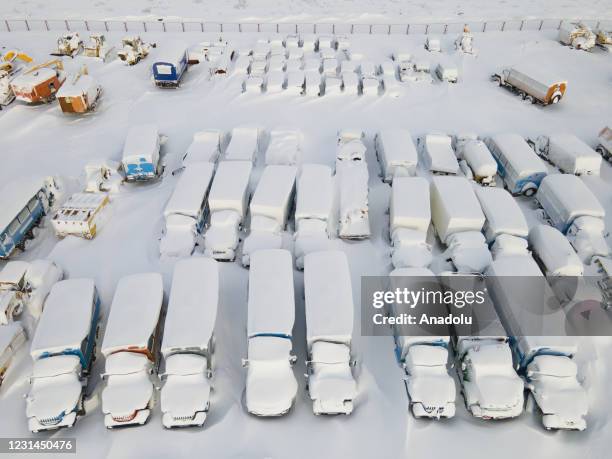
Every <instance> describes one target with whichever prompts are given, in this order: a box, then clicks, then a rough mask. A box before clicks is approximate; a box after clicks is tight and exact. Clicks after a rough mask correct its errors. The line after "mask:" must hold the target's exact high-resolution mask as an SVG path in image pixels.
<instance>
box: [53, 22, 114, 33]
mask: <svg viewBox="0 0 612 459" xmlns="http://www.w3.org/2000/svg"><path fill="white" fill-rule="evenodd" d="M104 28H105V29H106V31H107V32H108V21H104ZM47 30H49V26H47Z"/></svg>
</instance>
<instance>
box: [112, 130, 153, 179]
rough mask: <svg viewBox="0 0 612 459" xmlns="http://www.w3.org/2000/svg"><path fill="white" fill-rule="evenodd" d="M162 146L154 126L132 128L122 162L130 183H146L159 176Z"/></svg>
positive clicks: (126, 140)
mask: <svg viewBox="0 0 612 459" xmlns="http://www.w3.org/2000/svg"><path fill="white" fill-rule="evenodd" d="M160 146H161V142H160V134H159V131H158V130H157V126H155V125H154V124H141V125H137V126H133V127H131V128H130V130H129V131H128V134H127V138H126V139H125V144H124V146H123V158H122V160H121V165H122V167H123V171H124V172H125V179H126V180H127V181H128V182H133V181H146V180H151V179H153V178H155V177H158V176H159V174H160V169H161V168H160V164H159V150H160Z"/></svg>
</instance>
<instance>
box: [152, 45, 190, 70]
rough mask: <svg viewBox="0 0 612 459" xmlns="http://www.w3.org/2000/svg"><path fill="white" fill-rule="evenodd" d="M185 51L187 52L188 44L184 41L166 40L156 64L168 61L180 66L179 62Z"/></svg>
mask: <svg viewBox="0 0 612 459" xmlns="http://www.w3.org/2000/svg"><path fill="white" fill-rule="evenodd" d="M185 53H187V45H186V44H185V43H184V42H182V41H177V40H171V41H170V40H169V41H164V43H163V45H162V46H160V47H159V51H158V54H157V56H156V58H155V64H157V63H168V64H172V65H174V66H175V67H180V65H179V64H180V62H181V59H183V57H184V56H185Z"/></svg>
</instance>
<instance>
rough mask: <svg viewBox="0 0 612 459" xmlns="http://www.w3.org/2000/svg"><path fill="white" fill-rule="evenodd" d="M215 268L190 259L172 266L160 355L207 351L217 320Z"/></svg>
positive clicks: (203, 260) (204, 261) (208, 262)
mask: <svg viewBox="0 0 612 459" xmlns="http://www.w3.org/2000/svg"><path fill="white" fill-rule="evenodd" d="M218 304H219V265H218V264H217V262H216V261H215V260H213V259H212V258H204V257H191V258H185V259H183V260H180V261H178V262H177V263H176V265H175V266H174V274H173V275H172V288H171V290H170V300H169V301H168V312H167V315H166V323H165V326H164V339H163V342H162V352H163V353H164V354H169V353H171V352H173V351H176V350H185V349H188V348H194V347H195V348H198V349H200V350H204V349H207V347H208V342H209V340H210V337H211V336H212V333H213V329H214V327H215V321H216V318H217V307H218ZM166 356H167V355H166Z"/></svg>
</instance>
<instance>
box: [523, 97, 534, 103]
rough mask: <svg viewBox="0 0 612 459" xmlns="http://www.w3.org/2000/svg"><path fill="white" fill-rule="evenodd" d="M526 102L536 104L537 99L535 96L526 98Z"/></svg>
mask: <svg viewBox="0 0 612 459" xmlns="http://www.w3.org/2000/svg"><path fill="white" fill-rule="evenodd" d="M525 100H527V102H529V103H531V104H535V103H536V99H535V97H533V96H527V97H526V98H525Z"/></svg>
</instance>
